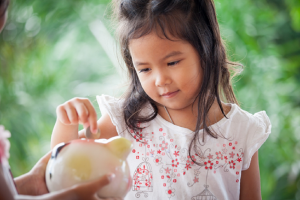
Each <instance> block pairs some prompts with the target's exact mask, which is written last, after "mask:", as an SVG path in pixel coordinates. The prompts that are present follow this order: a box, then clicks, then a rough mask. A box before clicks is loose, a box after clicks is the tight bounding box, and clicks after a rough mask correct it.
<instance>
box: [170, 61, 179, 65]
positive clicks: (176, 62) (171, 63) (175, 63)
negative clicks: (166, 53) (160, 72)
mask: <svg viewBox="0 0 300 200" xmlns="http://www.w3.org/2000/svg"><path fill="white" fill-rule="evenodd" d="M179 62H180V61H179V60H178V61H174V62H169V63H168V66H174V65H177V64H178V63H179Z"/></svg>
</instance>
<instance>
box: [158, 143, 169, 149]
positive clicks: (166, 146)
mask: <svg viewBox="0 0 300 200" xmlns="http://www.w3.org/2000/svg"><path fill="white" fill-rule="evenodd" d="M159 147H161V150H162V151H163V150H165V149H167V148H168V143H167V142H165V141H162V144H159Z"/></svg>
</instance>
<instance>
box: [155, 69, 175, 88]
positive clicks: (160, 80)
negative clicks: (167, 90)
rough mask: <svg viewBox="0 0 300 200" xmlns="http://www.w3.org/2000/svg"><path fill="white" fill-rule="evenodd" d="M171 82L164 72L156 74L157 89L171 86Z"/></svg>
mask: <svg viewBox="0 0 300 200" xmlns="http://www.w3.org/2000/svg"><path fill="white" fill-rule="evenodd" d="M171 82H172V80H171V78H170V76H169V75H168V74H166V73H163V72H159V73H157V74H156V77H155V85H156V86H157V87H164V86H166V85H169V84H170V83H171Z"/></svg>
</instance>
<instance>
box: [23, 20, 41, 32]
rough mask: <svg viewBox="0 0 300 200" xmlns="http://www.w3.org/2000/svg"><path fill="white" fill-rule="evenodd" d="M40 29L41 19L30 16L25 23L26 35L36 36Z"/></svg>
mask: <svg viewBox="0 0 300 200" xmlns="http://www.w3.org/2000/svg"><path fill="white" fill-rule="evenodd" d="M40 30H41V19H40V18H39V17H37V16H31V17H30V18H29V19H28V20H27V21H26V24H25V32H26V33H27V36H28V37H34V36H36V35H37V34H38V33H39V32H40Z"/></svg>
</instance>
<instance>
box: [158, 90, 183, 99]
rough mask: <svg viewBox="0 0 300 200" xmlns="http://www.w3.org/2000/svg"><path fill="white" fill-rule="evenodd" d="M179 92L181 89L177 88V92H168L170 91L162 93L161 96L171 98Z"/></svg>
mask: <svg viewBox="0 0 300 200" xmlns="http://www.w3.org/2000/svg"><path fill="white" fill-rule="evenodd" d="M178 92H179V90H177V91H175V92H168V93H164V94H162V95H161V96H163V97H165V98H171V97H174V96H175V95H176V94H177V93H178Z"/></svg>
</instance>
